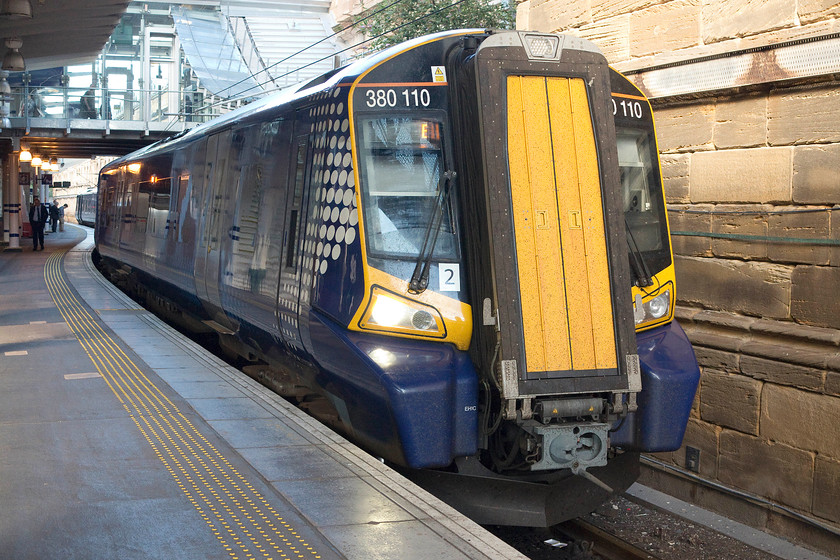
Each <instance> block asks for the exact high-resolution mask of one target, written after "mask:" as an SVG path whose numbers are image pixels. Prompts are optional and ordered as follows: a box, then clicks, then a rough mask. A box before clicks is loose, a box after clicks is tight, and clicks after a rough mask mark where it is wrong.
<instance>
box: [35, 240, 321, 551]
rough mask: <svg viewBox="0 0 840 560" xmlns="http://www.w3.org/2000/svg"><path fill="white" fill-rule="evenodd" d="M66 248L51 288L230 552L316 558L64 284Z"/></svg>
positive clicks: (58, 256) (55, 262) (55, 261)
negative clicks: (63, 265) (63, 269)
mask: <svg viewBox="0 0 840 560" xmlns="http://www.w3.org/2000/svg"><path fill="white" fill-rule="evenodd" d="M65 253H66V251H60V252H55V253H53V254H52V255H51V256H50V258H49V259H48V260H47V264H46V267H45V269H44V277H45V280H46V283H47V287H48V289H49V291H50V295H51V297H52V299H53V302H54V303H55V305H56V307H57V308H58V310H59V312H60V313H61V315H62V317H63V318H64V320H65V322H66V323H67V325H68V326H69V327H70V329H71V330H72V331H73V333H74V335H75V336H76V339H77V340H78V341H79V343H80V344H81V345H82V347H83V348H84V350H85V352H86V353H87V355H88V357H90V359H91V361H92V362H93V364H94V366H95V367H96V370H97V372H98V373H99V374H100V375H101V376H102V377H103V378H104V379H105V381H106V383H107V384H108V387H109V388H110V389H111V391H112V392H113V393H114V395H115V396H116V397H117V399H118V400H119V402H120V403H121V404H122V406H123V407H124V408H125V410H126V412H127V413H128V415H129V417H130V418H131V420H132V421H133V422H134V424H135V425H136V426H137V428H138V429H139V430H140V433H141V434H142V435H143V437H144V439H146V441H147V442H148V443H149V445H150V446H151V448H152V450H153V451H154V453H155V455H156V456H157V457H158V458H159V459H160V461H161V462H162V463H163V465H164V467H165V468H166V470H167V471H168V472H169V473H170V475H171V476H172V477H173V479H174V480H175V482H176V484H177V485H178V487H179V488H180V489H181V491H182V492H183V494H184V495H185V496H186V497H187V500H189V502H190V503H191V504H192V505H193V506H194V507H195V508H196V511H197V512H198V513H199V515H200V516H201V517H202V519H203V520H204V521H205V523H206V524H207V525H208V527H209V528H210V530H211V532H212V533H213V535H214V536H215V537H216V538H217V540H218V541H219V543H220V544H221V545H222V546H223V548H224V549H225V551H226V552H227V553H228V554H229V555H230V557H231V558H233V559H238V558H267V559H269V558H282V559H294V558H299V559H307V558H315V559H318V558H320V555H319V553H318V552H317V551H316V550H315V549H314V548H313V547H311V546H310V545H309V544H308V543H307V542H306V540H305V539H304V538H303V537H302V536H301V535H299V534H298V532H297V531H296V530H295V529H294V527H292V526H291V525H290V524H289V523H288V522H287V521H286V520H285V519H283V517H282V516H281V515H280V514H279V513H278V512H277V511H276V510H275V509H274V508H273V507H272V506H271V505H270V504H269V503H268V501H267V500H266V499H265V497H264V496H263V495H262V494H261V493H260V492H259V491H258V490H256V489H255V488H254V487H253V486H252V485H251V484H250V483H249V482H248V480H247V479H246V478H245V477H244V476H243V475H242V474H241V473H239V472H238V470H237V469H236V468H235V467H233V465H231V464H230V462H229V461H228V460H227V458H226V457H224V455H222V453H221V452H219V451H218V450H217V449H216V448H215V447H214V446H213V445H212V444H211V443H210V442H209V441H208V440H207V439H206V438H205V437H204V435H203V434H202V433H201V432H200V430H198V429H197V428H196V427H195V426H194V425H193V424H192V423H191V422H190V421H189V419H188V418H187V417H185V416H184V415H183V414H182V413H181V411H180V410H179V409H178V407H177V406H175V405H174V404H173V403H172V402H171V401H170V400H169V398H168V397H167V396H166V395H165V394H164V393H163V392H162V391H161V390H160V389H159V388H158V387H157V386H156V385H155V384H154V383H153V382H152V381H151V380H149V379H148V377H147V376H146V375H145V374H144V373H143V371H142V370H141V369H140V368H139V367H138V366H137V365H136V364H134V362H133V361H132V360H131V358H130V357H129V356H128V355H127V354H126V353H125V352H124V351H123V350H122V348H121V347H120V346H119V344H117V343H116V342H114V340H113V338H112V337H111V336H109V335H108V333H107V332H106V331H105V330H104V329H103V328H102V326H101V324H100V323H99V322H98V321H97V320H96V319H94V318H93V317H92V316H91V315H90V313H88V311H87V309H86V306H85V305H83V304H81V303H80V302H79V301H78V299H77V298H76V297H75V294H74V293H73V291H72V290H71V289H70V288H69V286H68V285H67V282H66V279H65V277H64V274H63V271H62V268H63V267H62V263H63V258H64V254H65Z"/></svg>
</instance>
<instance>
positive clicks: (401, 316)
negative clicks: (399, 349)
mask: <svg viewBox="0 0 840 560" xmlns="http://www.w3.org/2000/svg"><path fill="white" fill-rule="evenodd" d="M359 326H360V327H361V328H363V329H366V330H375V331H388V332H399V333H405V334H417V335H420V336H433V337H443V336H445V329H444V326H443V318H442V317H441V316H440V313H438V311H437V310H436V309H435V308H434V307H431V306H429V305H426V304H424V303H420V302H418V301H415V300H413V299H409V298H406V297H403V296H400V295H398V294H395V293H393V292H387V291H385V290H384V289H382V288H380V287H379V286H374V287H373V293H372V297H371V302H370V305H369V306H368V309H367V311H366V312H365V314H364V315H363V316H362V320H361V321H360V323H359Z"/></svg>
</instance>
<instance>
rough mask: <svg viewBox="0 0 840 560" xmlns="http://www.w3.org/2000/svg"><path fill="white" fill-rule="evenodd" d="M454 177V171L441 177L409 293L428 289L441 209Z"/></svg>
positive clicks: (409, 285) (441, 216)
mask: <svg viewBox="0 0 840 560" xmlns="http://www.w3.org/2000/svg"><path fill="white" fill-rule="evenodd" d="M456 175H457V173H455V172H454V171H446V172H444V174H443V176H442V177H441V183H442V184H441V187H440V192H438V196H437V200H436V201H435V208H434V211H433V212H432V217H431V218H430V219H429V225H428V226H426V235H425V236H424V237H423V247H422V248H421V249H420V254H419V255H417V264H415V265H414V273H413V274H412V275H411V281H410V282H409V283H408V291H409V293H412V294H421V293H423V292H425V291H426V288H428V287H429V267H430V266H431V264H432V255H433V254H434V252H435V244H436V243H437V238H438V234H439V233H440V223H441V220H443V209H444V208H445V207H446V204H447V202H448V201H449V192H450V191H451V190H452V183H453V182H454V181H455V177H456Z"/></svg>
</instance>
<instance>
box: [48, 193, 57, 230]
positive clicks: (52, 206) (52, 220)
mask: <svg viewBox="0 0 840 560" xmlns="http://www.w3.org/2000/svg"><path fill="white" fill-rule="evenodd" d="M50 227H51V228H52V232H53V233H55V230H57V229H58V206H56V205H55V201H54V200H53V203H52V204H50Z"/></svg>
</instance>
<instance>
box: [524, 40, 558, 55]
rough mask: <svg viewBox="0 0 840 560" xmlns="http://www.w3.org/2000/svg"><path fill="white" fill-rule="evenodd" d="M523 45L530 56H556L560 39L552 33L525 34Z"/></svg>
mask: <svg viewBox="0 0 840 560" xmlns="http://www.w3.org/2000/svg"><path fill="white" fill-rule="evenodd" d="M525 45H526V47H527V48H528V54H529V55H530V57H531V58H544V59H546V58H547V59H554V58H557V48H558V47H559V45H560V39H559V38H558V37H556V36H554V35H525Z"/></svg>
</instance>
